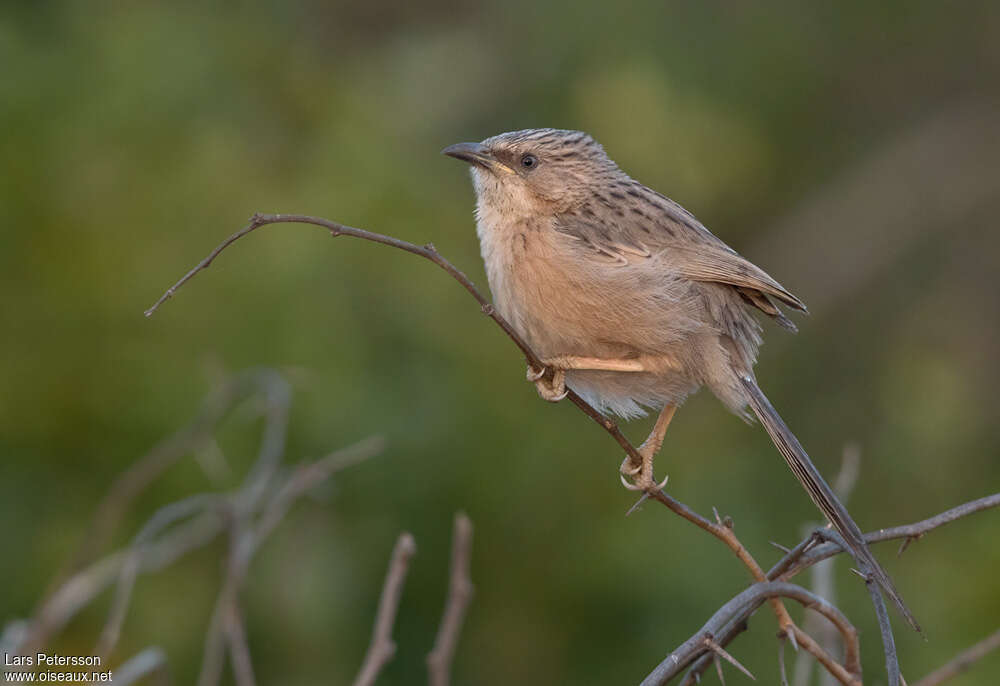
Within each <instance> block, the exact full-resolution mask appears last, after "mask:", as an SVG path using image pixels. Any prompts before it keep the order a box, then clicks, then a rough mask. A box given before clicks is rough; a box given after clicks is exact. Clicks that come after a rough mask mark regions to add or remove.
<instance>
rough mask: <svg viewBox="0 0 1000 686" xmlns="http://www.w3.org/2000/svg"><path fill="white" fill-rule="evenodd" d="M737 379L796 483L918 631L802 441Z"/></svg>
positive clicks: (755, 389) (748, 383)
mask: <svg viewBox="0 0 1000 686" xmlns="http://www.w3.org/2000/svg"><path fill="white" fill-rule="evenodd" d="M740 380H741V381H742V383H743V386H744V388H746V390H747V395H748V397H749V400H750V407H751V408H753V411H754V414H756V415H757V418H758V419H759V420H760V421H761V423H762V424H763V425H764V428H765V429H767V433H768V435H770V436H771V440H772V441H774V445H775V446H776V447H777V448H778V450H779V451H780V452H781V454H782V456H783V457H784V458H785V462H787V463H788V466H789V467H790V468H791V470H792V472H793V473H794V474H795V477H796V478H797V479H798V480H799V483H801V484H802V487H803V488H805V489H806V491H807V492H808V493H809V497H810V498H812V501H813V502H814V503H815V504H816V507H818V508H819V509H820V510H821V511H822V512H823V514H824V515H826V518H827V519H829V520H830V523H831V524H833V526H834V528H836V529H837V532H838V533H840V535H841V536H842V537H843V538H844V542H845V543H846V544H847V546H848V547H849V548H850V549H851V553H852V554H853V556H854V557H855V559H857V560H858V562H859V563H861V565H862V567H868V569H867V570H865V569H862V571H864V572H866V573H868V574H871V576H872V577H873V578H874V579H875V581H876V582H877V583H878V585H879V586H881V587H882V590H883V591H884V592H885V594H886V595H887V596H889V598H890V599H891V600H892V602H893V603H895V605H896V607H897V608H899V612H900V614H902V615H903V617H904V618H906V621H907V622H908V623H909V624H910V626H911V627H913V628H914V629H915V630H916V631H920V625H919V624H917V620H916V619H914V617H913V615H912V614H911V613H910V610H909V608H907V607H906V604H905V603H904V602H903V599H902V598H901V597H900V596H899V592H898V591H897V590H896V587H895V586H894V585H893V583H892V579H890V578H889V574H888V573H887V572H886V571H885V569H883V568H882V565H880V564H879V562H878V560H876V559H875V556H874V555H872V553H871V551H870V550H869V549H868V544H867V543H866V542H865V538H864V534H862V533H861V529H859V528H858V525H857V524H855V522H854V520H853V519H851V515H849V514H848V513H847V508H846V507H844V505H843V503H841V502H840V499H839V498H837V496H836V494H834V492H833V489H831V488H830V486H829V485H827V483H826V481H824V480H823V477H822V475H820V473H819V470H818V469H816V466H815V465H814V464H813V463H812V460H810V459H809V456H808V455H807V454H806V451H805V449H803V447H802V444H801V443H799V439H797V438H795V434H793V433H792V431H791V429H789V428H788V425H787V424H785V422H784V420H783V419H782V418H781V415H779V414H778V412H777V410H775V409H774V407H773V406H772V405H771V403H770V401H768V399H767V396H765V395H764V392H763V391H761V390H760V386H758V385H757V382H756V381H754V379H753V377H752V376H749V375H745V376H742V377H741V379H740Z"/></svg>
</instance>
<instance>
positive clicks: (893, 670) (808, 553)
mask: <svg viewBox="0 0 1000 686" xmlns="http://www.w3.org/2000/svg"><path fill="white" fill-rule="evenodd" d="M284 223H303V224H312V225H315V226H320V227H323V228H325V229H327V230H328V231H329V232H330V234H331V236H333V237H338V236H351V237H354V238H360V239H362V240H367V241H371V242H375V243H380V244H383V245H388V246H390V247H394V248H397V249H399V250H403V251H405V252H409V253H412V254H415V255H418V256H420V257H422V258H424V259H426V260H428V261H430V262H433V263H434V264H436V265H437V266H438V267H440V268H441V269H443V270H444V271H445V272H447V273H448V274H449V275H450V276H451V277H452V278H453V279H455V280H456V281H458V282H459V283H460V284H461V285H462V287H463V288H465V290H466V291H468V292H469V294H470V295H471V296H472V297H473V298H474V299H475V300H476V301H477V303H478V304H479V306H480V308H481V309H482V311H483V312H484V313H485V314H486V315H487V316H489V317H490V318H491V319H493V321H494V322H495V323H496V324H497V326H499V327H500V328H501V329H502V330H503V331H504V333H505V334H506V335H507V336H508V338H510V339H511V340H512V341H513V342H514V343H515V344H516V345H517V346H518V348H519V349H520V350H521V352H522V353H523V354H524V356H525V359H526V361H527V363H528V364H529V365H530V366H532V367H535V368H542V367H544V365H542V363H541V360H540V359H539V358H538V356H537V355H535V354H534V352H533V351H532V350H531V349H530V348H529V347H528V345H527V343H526V342H525V341H524V340H523V339H522V338H521V337H520V336H519V335H518V334H517V332H516V331H514V329H513V328H512V327H511V326H510V324H508V323H507V322H506V321H505V320H504V318H503V317H501V316H500V315H499V313H497V312H496V310H495V308H494V307H493V306H492V305H491V304H490V303H489V302H488V301H487V300H486V298H485V297H483V295H482V294H481V293H480V292H479V291H478V290H477V289H476V287H475V285H474V284H473V283H472V282H471V281H470V280H469V279H468V277H466V276H465V274H463V273H462V272H461V271H460V270H459V269H457V268H456V267H455V266H454V265H453V264H451V262H449V261H448V260H447V259H445V258H444V257H442V256H441V255H440V254H439V253H438V252H437V250H436V249H435V248H434V246H433V245H432V244H426V245H424V246H419V245H416V244H414V243H410V242H408V241H403V240H400V239H397V238H393V237H390V236H385V235H382V234H378V233H373V232H370V231H366V230H364V229H358V228H354V227H349V226H345V225H343V224H339V223H337V222H332V221H329V220H326V219H322V218H318V217H310V216H306V215H286V214H270V215H263V214H255V215H254V216H253V217H252V218H251V219H250V222H249V223H248V224H247V226H245V227H244V228H243V229H241V230H240V231H238V232H236V233H235V234H233V235H232V236H230V237H229V238H227V239H226V240H225V241H223V242H222V243H221V244H220V245H219V246H217V247H216V248H215V249H214V250H213V251H212V252H211V253H209V255H208V256H207V257H206V258H205V259H204V260H202V261H201V262H200V263H198V264H197V265H196V266H195V267H194V268H192V269H191V270H190V271H189V272H188V273H187V274H185V275H184V276H183V277H182V278H181V279H180V280H179V281H178V282H177V283H175V284H174V285H173V286H171V287H170V288H169V289H167V291H166V292H165V293H164V294H163V295H162V296H161V297H160V298H159V299H158V300H157V301H156V302H155V303H154V304H153V306H152V307H150V308H149V309H148V310H147V311H146V313H145V314H146V316H151V315H152V314H153V313H154V312H155V311H156V310H157V308H159V306H160V305H161V304H162V303H163V302H165V301H166V300H167V299H169V298H171V297H173V296H174V295H175V293H176V292H177V290H178V289H180V288H181V287H182V286H183V285H184V284H185V283H187V282H188V281H189V280H190V279H192V278H193V277H194V276H195V275H197V274H198V273H199V272H200V271H202V270H204V269H207V268H208V267H209V266H210V265H211V263H212V262H213V260H215V258H216V257H218V256H219V254H221V253H222V251H223V250H225V249H226V248H227V247H228V246H230V245H232V244H233V243H234V242H236V241H237V240H239V239H240V238H242V237H244V236H246V235H247V234H249V233H251V232H253V231H255V230H257V229H258V228H261V227H262V226H267V225H271V224H284ZM546 373H547V374H549V375H551V370H547V371H546ZM567 397H568V398H569V399H570V401H571V402H572V403H573V404H574V405H576V406H577V407H578V408H579V409H580V410H581V411H582V412H584V414H586V415H587V416H588V417H590V418H591V419H592V420H593V421H595V422H596V423H597V424H599V425H600V426H601V427H602V428H603V429H604V430H605V431H607V432H608V433H609V434H610V435H611V436H612V437H613V438H614V439H615V441H616V442H617V443H618V444H619V446H621V448H622V449H623V450H624V451H625V452H626V454H627V456H628V459H629V461H630V463H631V465H632V466H633V467H638V466H639V465H640V464H641V457H640V456H639V454H638V452H637V451H636V449H635V447H634V446H633V445H632V444H631V443H630V442H629V441H628V439H627V438H625V436H624V435H623V434H622V433H621V431H620V429H619V428H618V426H617V424H615V423H614V422H613V421H611V420H610V419H608V418H607V417H604V416H603V415H601V414H600V413H599V412H597V410H595V409H594V408H593V407H592V406H591V405H590V404H588V403H587V402H586V401H585V400H583V399H582V398H581V397H579V396H578V395H577V394H576V393H574V392H573V391H572V390H570V391H569V393H568V396H567ZM646 498H653V499H655V500H657V501H658V502H660V503H662V504H663V505H665V506H666V507H668V508H669V509H670V510H671V511H673V512H674V513H676V514H678V515H680V516H681V517H683V518H684V519H687V520H688V521H690V522H692V523H693V524H695V525H696V526H698V527H700V528H702V529H704V530H705V531H708V532H709V533H711V534H712V535H713V536H715V537H716V538H719V539H720V540H721V541H723V542H724V543H726V545H728V546H729V547H730V549H731V550H733V552H734V553H736V555H737V557H738V558H739V559H740V561H741V562H742V563H743V564H744V565H745V566H746V567H747V568H748V570H749V571H750V573H751V575H752V576H753V577H754V579H755V581H757V582H758V584H757V585H760V584H762V583H765V582H767V581H768V580H772V581H773V580H775V579H778V578H779V576H780V578H781V579H787V578H790V576H792V575H793V574H794V573H796V572H797V571H798V570H799V569H802V568H805V567H807V566H808V565H809V564H813V563H814V562H815V561H817V560H818V559H822V558H821V557H818V556H817V551H819V550H821V549H824V550H825V553H826V554H825V556H826V557H829V556H831V555H834V554H836V553H837V552H841V551H842V550H843V547H842V546H841V545H839V543H837V542H836V539H835V538H830V537H825V538H824V540H826V543H823V544H822V545H816V544H817V543H818V542H819V540H820V539H819V538H816V537H815V536H811V537H810V538H809V539H807V540H806V541H803V542H802V543H801V544H799V546H796V548H795V549H794V550H792V551H791V552H790V553H789V554H788V555H786V560H787V561H783V563H779V565H778V567H781V568H782V570H781V572H780V573H779V574H774V575H772V574H771V573H768V574H764V572H763V570H762V569H761V567H760V565H759V564H757V562H756V560H755V559H754V558H753V557H752V556H751V555H750V553H749V552H748V551H747V550H746V548H745V547H744V546H743V545H742V543H740V541H739V540H738V539H737V538H736V537H735V535H734V534H733V533H732V530H731V528H729V527H727V526H725V525H724V524H723V523H722V522H721V521H720V522H716V523H715V524H713V523H712V522H710V521H709V520H707V519H705V518H704V517H702V516H701V515H698V514H697V513H695V512H694V511H693V510H691V509H690V508H688V507H687V506H686V505H684V504H683V503H680V502H679V501H677V500H675V499H674V498H672V497H670V496H668V495H667V494H666V493H664V492H663V491H661V490H659V489H649V490H647V491H646V492H645V493H644V494H643V499H646ZM640 502H641V501H640ZM904 535H907V536H908V537H909V538H915V537H918V536H919V535H920V533H913V534H904ZM831 541H833V542H832V543H831ZM793 566H794V567H793ZM772 571H773V570H772ZM796 588H797V587H796ZM803 590H804V589H803ZM876 596H877V598H876ZM781 597H782V595H781V594H777V593H776V594H771V595H767V596H766V597H763V599H762V602H764V601H767V602H770V603H771V605H772V609H773V611H774V613H775V615H776V617H777V618H778V623H779V625H780V627H781V630H782V635H783V636H786V637H787V638H788V640H790V641H792V643H793V646H796V645H802V646H803V647H804V648H805V649H806V650H807V651H808V652H810V653H811V654H812V655H813V656H814V657H815V658H816V659H817V661H818V662H820V664H822V665H823V666H824V667H825V668H826V669H827V670H828V671H829V672H830V673H831V674H832V675H833V676H834V677H835V678H837V679H838V681H840V682H841V683H842V684H844V685H845V686H857V685H858V684H860V662H859V660H858V659H857V650H856V646H850V645H849V646H848V650H847V653H848V655H847V657H846V658H845V665H841V664H840V663H838V662H837V661H835V660H834V659H833V658H831V657H830V656H829V654H828V653H827V652H826V651H825V650H824V649H823V648H822V646H820V645H819V644H818V643H817V642H816V641H815V640H814V639H813V638H812V637H811V636H809V635H808V634H807V633H805V632H804V631H802V629H800V628H798V627H797V626H796V625H795V624H794V622H792V620H791V618H790V616H789V615H788V612H787V610H785V608H784V606H783V605H782V603H781ZM872 600H873V602H874V603H875V606H876V614H877V615H878V616H879V620H880V626H881V628H882V629H883V639H884V640H883V644H884V648H885V656H886V662H887V667H888V670H889V678H890V686H895V685H896V684H897V683H898V681H899V679H898V665H896V661H895V648H894V645H893V641H892V635H891V626H889V625H888V615H887V613H885V612H883V610H884V603H883V602H881V600H882V599H881V596H880V595H878V594H877V593H875V594H873V597H872ZM880 604H881V605H882V609H881V610H880V608H879V605H880ZM883 615H884V621H883ZM723 629H724V631H725V634H724V635H723V636H721V637H715V638H713V640H715V641H717V643H718V645H719V646H720V647H721V646H724V645H726V643H727V642H728V641H729V640H732V637H734V636H735V635H737V634H738V633H739V632H740V631H741V630H742V623H731V624H729V625H727V626H726V627H723ZM887 632H888V633H887ZM853 641H854V643H855V644H856V641H857V639H856V636H855V637H854V639H853ZM698 669H699V667H698V665H695V667H694V668H692V671H691V672H689V675H688V677H689V678H688V680H690V678H691V677H696V676H697V674H699V673H700V672H699V671H697V670H698ZM688 680H686V682H687V681H688Z"/></svg>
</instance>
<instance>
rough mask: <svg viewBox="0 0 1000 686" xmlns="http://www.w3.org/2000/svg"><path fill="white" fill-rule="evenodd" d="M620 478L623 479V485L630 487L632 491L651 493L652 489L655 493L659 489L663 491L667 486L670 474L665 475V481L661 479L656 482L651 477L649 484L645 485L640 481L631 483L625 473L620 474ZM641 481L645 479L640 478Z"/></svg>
mask: <svg viewBox="0 0 1000 686" xmlns="http://www.w3.org/2000/svg"><path fill="white" fill-rule="evenodd" d="M618 478H619V479H621V481H622V486H624V487H625V488H626V489H628V490H630V491H642V492H643V493H649V492H650V491H652V492H654V493H655V492H657V491H662V490H663V489H664V488H666V487H667V482H668V481H670V475H669V474H668V475H667V476H665V477H663V481H661V482H660V483H656V482H655V481H653V480H652V479H650V481H649V484H648V485H643V484H642V483H638V484H635V483H629V482H628V480H627V479H626V478H625V475H624V474H619V475H618ZM640 481H643V480H642V479H640Z"/></svg>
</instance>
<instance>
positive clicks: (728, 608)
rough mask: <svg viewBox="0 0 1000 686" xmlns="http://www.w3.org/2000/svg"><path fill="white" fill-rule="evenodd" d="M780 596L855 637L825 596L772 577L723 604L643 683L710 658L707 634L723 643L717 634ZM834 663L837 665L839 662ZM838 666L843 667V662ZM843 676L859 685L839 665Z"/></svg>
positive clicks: (647, 685) (656, 682)
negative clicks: (813, 611)
mask: <svg viewBox="0 0 1000 686" xmlns="http://www.w3.org/2000/svg"><path fill="white" fill-rule="evenodd" d="M779 597H781V598H789V599H792V600H795V601H797V602H799V603H801V604H802V605H804V606H806V607H808V608H810V609H813V610H815V611H817V612H819V613H820V614H822V615H823V616H824V617H826V618H827V619H829V620H830V621H831V622H832V623H833V624H834V625H835V626H836V627H837V629H838V630H839V631H840V632H841V633H842V634H843V635H844V636H845V639H844V640H845V642H849V641H851V640H856V636H857V631H856V630H855V628H854V626H853V625H852V624H851V623H850V621H849V620H848V619H847V618H846V617H845V616H844V615H843V613H842V612H841V611H840V610H838V609H837V608H836V607H834V606H833V605H830V604H829V603H827V602H826V601H825V600H823V599H822V598H820V597H818V596H816V595H815V594H813V593H811V592H809V591H807V590H806V589H804V588H802V587H801V586H796V585H795V584H790V583H786V582H773V581H772V582H765V583H758V584H754V585H753V586H750V587H749V588H747V589H746V590H744V591H743V592H742V593H740V594H738V595H737V596H735V597H734V598H732V599H731V600H730V601H729V602H727V603H726V604H725V605H723V606H722V607H721V608H720V609H719V610H718V611H717V612H716V613H715V614H714V615H712V618H711V619H709V620H708V622H706V623H705V625H704V626H703V627H702V628H701V629H700V630H699V631H698V632H697V633H696V634H694V635H693V636H692V637H691V638H689V639H688V640H687V641H685V642H684V643H682V644H681V645H680V646H678V647H677V648H676V649H675V650H674V651H673V652H672V653H670V655H668V656H667V657H666V658H665V659H664V660H663V661H662V662H660V664H659V665H657V666H656V668H655V669H654V670H653V671H652V672H651V673H650V674H649V676H647V677H646V678H645V679H644V680H643V682H642V686H662V685H663V684H666V683H667V682H668V681H670V679H672V678H673V677H675V676H677V675H678V674H680V673H681V671H682V670H684V669H685V668H686V667H687V666H688V665H690V664H691V663H692V662H694V661H695V660H696V659H698V658H699V657H701V656H702V655H705V654H708V657H709V659H711V657H712V655H713V654H714V653H713V652H712V650H711V648H710V647H708V646H707V645H706V643H705V638H706V637H709V638H711V639H712V640H713V641H714V642H715V643H717V644H721V641H719V640H718V637H720V636H722V635H724V633H725V632H726V628H727V627H729V626H733V625H739V624H743V623H745V622H746V620H747V619H748V618H749V617H750V616H751V615H752V614H753V613H754V612H756V611H757V609H758V608H759V607H760V606H761V605H762V604H763V603H765V602H766V601H767V600H768V599H770V598H779ZM852 637H853V639H852ZM834 664H835V665H836V663H834ZM836 666H837V667H840V665H836ZM840 677H841V679H842V683H844V684H852V685H856V686H860V683H861V682H860V680H859V679H857V678H854V677H852V675H850V674H847V673H846V671H845V670H844V669H843V667H840Z"/></svg>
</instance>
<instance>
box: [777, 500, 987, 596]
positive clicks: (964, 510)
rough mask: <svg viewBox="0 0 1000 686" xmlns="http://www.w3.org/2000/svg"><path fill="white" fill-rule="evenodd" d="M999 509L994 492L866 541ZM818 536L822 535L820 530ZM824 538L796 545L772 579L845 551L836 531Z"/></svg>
mask: <svg viewBox="0 0 1000 686" xmlns="http://www.w3.org/2000/svg"><path fill="white" fill-rule="evenodd" d="M998 506H1000V493H994V494H993V495H988V496H985V497H983V498H979V499H978V500H972V501H969V502H967V503H963V504H962V505H958V506H957V507H953V508H951V509H950V510H946V511H944V512H942V513H941V514H938V515H935V516H933V517H929V518H927V519H924V520H921V521H919V522H914V523H913V524H906V525H904V526H896V527H891V528H888V529H879V530H878V531H873V532H871V533H868V534H865V541H867V542H868V543H869V544H872V543H880V542H882V541H891V540H895V539H900V538H914V539H916V538H921V537H922V536H923V535H924V534H926V533H927V532H929V531H932V530H934V529H937V528H939V527H942V526H944V525H945V524H950V523H951V522H953V521H955V520H956V519H961V518H962V517H967V516H969V515H971V514H975V513H977V512H982V511H984V510H989V509H992V508H994V507H998ZM815 533H820V531H817V532H815ZM823 537H824V538H826V539H828V540H827V541H826V542H825V543H823V544H822V545H815V546H808V549H807V550H799V546H796V547H795V548H794V549H793V550H792V552H791V553H789V554H788V555H786V556H785V557H783V558H782V559H781V560H779V561H778V563H777V564H776V565H774V567H772V568H771V570H770V571H769V572H768V574H767V576H768V578H769V579H772V580H783V579H790V578H791V577H793V576H795V575H796V574H798V573H799V572H800V571H802V570H803V569H806V568H808V567H810V566H812V565H814V564H816V563H817V562H819V561H820V560H825V559H826V558H828V557H833V556H834V555H837V554H839V553H842V552H843V551H844V548H843V546H841V545H840V544H839V543H837V542H835V539H836V536H835V532H824V533H823ZM800 545H801V544H800Z"/></svg>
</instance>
